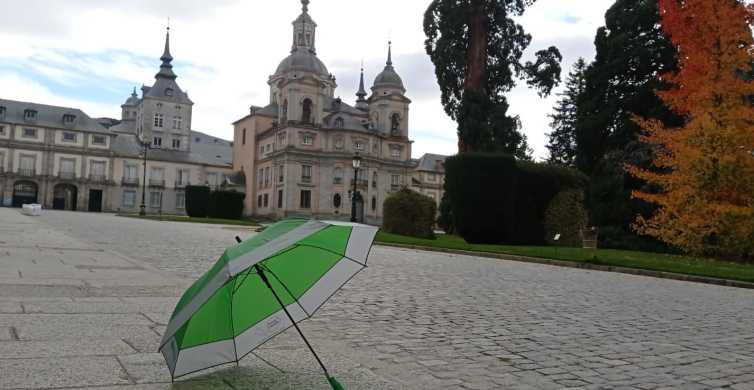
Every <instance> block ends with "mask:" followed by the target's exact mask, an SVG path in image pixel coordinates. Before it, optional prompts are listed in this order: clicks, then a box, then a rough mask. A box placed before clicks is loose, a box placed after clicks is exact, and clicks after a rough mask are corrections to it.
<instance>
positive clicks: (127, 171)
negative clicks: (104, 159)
mask: <svg viewBox="0 0 754 390" xmlns="http://www.w3.org/2000/svg"><path fill="white" fill-rule="evenodd" d="M138 169H139V168H138V167H137V166H136V165H133V164H128V165H126V166H125V168H124V169H123V177H125V178H126V179H131V180H133V179H136V178H137V177H138V171H137V170H138Z"/></svg>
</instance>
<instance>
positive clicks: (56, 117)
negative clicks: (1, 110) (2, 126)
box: [0, 99, 110, 133]
mask: <svg viewBox="0 0 754 390" xmlns="http://www.w3.org/2000/svg"><path fill="white" fill-rule="evenodd" d="M0 107H5V114H4V115H3V116H0V121H2V122H6V123H13V124H20V125H27V126H41V127H54V128H70V129H72V130H78V131H85V132H93V133H110V132H109V131H108V130H107V128H105V127H104V126H102V125H101V124H100V123H99V122H98V121H97V120H96V119H93V118H91V117H90V116H89V115H87V114H86V113H84V112H83V111H81V110H80V109H78V108H69V107H60V106H50V105H46V104H38V103H28V102H20V101H15V100H5V99H0ZM26 110H34V111H36V112H37V118H36V120H31V121H27V120H25V119H24V112H25V111H26ZM63 115H73V116H74V119H73V123H72V124H64V123H63Z"/></svg>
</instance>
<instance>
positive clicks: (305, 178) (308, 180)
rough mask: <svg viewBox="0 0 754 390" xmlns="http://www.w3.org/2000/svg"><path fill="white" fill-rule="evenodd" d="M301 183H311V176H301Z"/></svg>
mask: <svg viewBox="0 0 754 390" xmlns="http://www.w3.org/2000/svg"><path fill="white" fill-rule="evenodd" d="M301 182H302V183H306V184H310V183H311V182H312V177H311V176H301Z"/></svg>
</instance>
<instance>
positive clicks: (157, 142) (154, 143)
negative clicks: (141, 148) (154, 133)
mask: <svg viewBox="0 0 754 390" xmlns="http://www.w3.org/2000/svg"><path fill="white" fill-rule="evenodd" d="M152 146H154V147H156V148H159V147H161V146H162V137H154V138H153V139H152Z"/></svg>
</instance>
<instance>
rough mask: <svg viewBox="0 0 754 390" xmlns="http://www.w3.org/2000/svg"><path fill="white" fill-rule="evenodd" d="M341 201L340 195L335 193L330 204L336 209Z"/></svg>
mask: <svg viewBox="0 0 754 390" xmlns="http://www.w3.org/2000/svg"><path fill="white" fill-rule="evenodd" d="M341 203H342V199H341V197H340V194H335V196H333V197H332V205H333V207H335V208H336V209H339V208H340V205H341Z"/></svg>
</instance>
